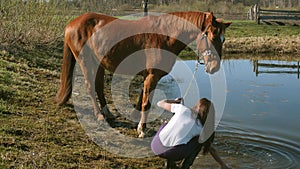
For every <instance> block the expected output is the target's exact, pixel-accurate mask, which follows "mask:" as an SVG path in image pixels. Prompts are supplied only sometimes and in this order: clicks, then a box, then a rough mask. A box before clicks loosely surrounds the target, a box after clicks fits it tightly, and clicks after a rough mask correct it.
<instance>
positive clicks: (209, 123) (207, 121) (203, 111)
mask: <svg viewBox="0 0 300 169" xmlns="http://www.w3.org/2000/svg"><path fill="white" fill-rule="evenodd" d="M192 110H193V112H194V113H195V115H197V119H199V121H200V122H201V124H202V126H204V130H203V131H202V132H201V136H200V138H205V141H204V143H203V154H207V152H208V150H209V148H210V145H211V143H212V142H213V140H214V135H215V132H214V127H215V126H214V124H215V108H214V105H213V103H212V102H211V101H210V100H208V99H207V98H202V99H200V100H199V101H198V102H197V103H196V104H195V105H194V107H193V108H192Z"/></svg>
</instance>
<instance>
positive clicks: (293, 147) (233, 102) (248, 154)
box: [160, 58, 300, 169]
mask: <svg viewBox="0 0 300 169" xmlns="http://www.w3.org/2000/svg"><path fill="white" fill-rule="evenodd" d="M182 63H184V64H186V65H189V66H190V69H191V70H193V69H194V66H195V64H194V63H195V62H194V61H178V62H177V63H176V64H175V67H174V68H173V74H172V78H173V79H174V80H173V82H172V83H164V84H162V83H160V85H161V87H162V88H164V89H162V90H166V91H168V88H169V87H168V86H172V85H173V83H176V85H178V86H179V87H178V88H183V89H184V88H185V87H186V85H187V84H188V83H189V78H187V77H186V75H182V74H184V73H181V74H179V73H176V71H178V70H180V65H182ZM222 68H223V69H224V72H225V76H226V84H227V87H226V105H225V109H224V113H223V116H222V119H221V123H220V125H219V127H218V128H217V137H216V139H215V140H216V146H217V148H218V149H219V150H220V154H221V156H222V157H223V158H224V160H225V161H226V162H227V163H228V164H229V166H230V167H232V168H272V169H273V168H300V163H299V159H300V135H299V129H300V123H299V122H298V121H299V119H300V113H299V110H300V104H299V100H300V96H299V89H300V80H299V60H289V61H285V60H284V59H278V60H274V59H270V60H269V58H267V59H266V58H264V59H262V60H259V59H256V60H254V59H253V58H249V59H245V58H244V59H227V60H223V61H222ZM171 73H172V72H171ZM165 79H168V76H167V77H166V78H164V79H162V80H161V81H162V82H163V81H164V80H165ZM176 79H180V81H177V80H176ZM195 83H196V86H198V88H199V93H200V96H201V97H207V98H211V97H212V94H211V93H212V90H213V89H212V84H211V81H210V75H207V74H206V73H204V71H203V70H201V67H200V68H199V71H198V72H197V74H196V81H195ZM217 86H218V84H217ZM174 91H176V90H174V88H173V89H172V91H168V93H170V95H168V94H166V95H167V97H172V95H174ZM175 93H176V92H175ZM179 94H180V93H179ZM175 95H176V97H177V95H178V93H176V94H175ZM188 97H190V98H189V99H191V100H197V99H198V98H194V97H193V95H190V96H188ZM193 167H194V168H217V167H218V165H217V164H216V162H215V161H214V160H213V159H212V158H211V157H210V156H199V158H198V159H197V160H196V161H195V163H194V165H193Z"/></svg>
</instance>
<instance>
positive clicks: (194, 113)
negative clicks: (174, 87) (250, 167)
mask: <svg viewBox="0 0 300 169" xmlns="http://www.w3.org/2000/svg"><path fill="white" fill-rule="evenodd" d="M180 102H181V100H180V99H175V100H162V101H159V102H158V103H157V105H158V106H159V107H161V108H163V109H165V110H167V111H170V112H172V113H174V115H173V117H172V118H171V119H170V121H169V122H168V123H166V124H163V125H162V126H161V127H160V129H159V130H158V132H157V133H156V135H155V136H154V138H153V140H152V142H151V148H152V151H153V152H154V154H156V155H158V156H159V157H162V158H165V159H167V169H176V168H181V169H188V168H189V167H190V166H191V165H192V164H193V162H194V160H195V158H196V157H197V155H198V153H199V152H200V151H201V150H202V152H203V154H207V153H208V152H209V153H210V154H211V155H212V156H213V158H214V159H215V160H216V161H217V162H218V163H219V164H220V166H221V169H227V168H228V167H227V166H226V164H225V163H224V162H223V161H222V159H221V158H220V157H219V155H218V153H217V151H216V150H215V148H214V147H213V146H212V143H213V140H214V134H215V132H214V123H215V118H214V116H215V110H214V106H213V104H212V103H211V101H209V100H208V99H206V98H202V99H200V100H199V101H198V102H197V103H196V104H195V105H194V107H193V108H188V107H186V106H184V105H182V104H179V103H180ZM203 126H205V127H203ZM176 161H182V162H181V166H180V167H179V166H177V164H176Z"/></svg>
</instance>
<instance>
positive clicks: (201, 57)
mask: <svg viewBox="0 0 300 169" xmlns="http://www.w3.org/2000/svg"><path fill="white" fill-rule="evenodd" d="M209 27H211V25H207V26H206V28H205V30H204V31H203V32H202V33H201V37H200V38H199V40H198V43H199V44H200V43H201V41H203V40H204V44H205V49H204V50H202V51H201V50H200V49H198V50H197V51H198V56H197V64H200V65H204V66H205V70H207V66H208V63H209V62H210V61H211V60H212V58H211V57H212V54H213V53H212V50H211V48H210V47H209V45H208V39H207V30H208V28H209ZM220 40H221V43H224V41H225V38H224V35H221V36H220ZM204 56H208V61H207V62H206V63H205V62H201V60H204Z"/></svg>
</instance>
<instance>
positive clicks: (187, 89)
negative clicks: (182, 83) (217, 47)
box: [181, 51, 200, 105]
mask: <svg viewBox="0 0 300 169" xmlns="http://www.w3.org/2000/svg"><path fill="white" fill-rule="evenodd" d="M199 64H200V52H199V51H198V60H197V63H196V66H195V70H194V73H193V76H192V79H191V80H190V82H189V85H188V87H187V88H186V90H185V93H184V95H183V96H182V100H181V103H182V104H183V105H184V100H185V98H186V96H187V94H188V92H189V90H190V88H191V86H192V82H193V81H194V80H195V75H196V73H197V70H198V68H199Z"/></svg>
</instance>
